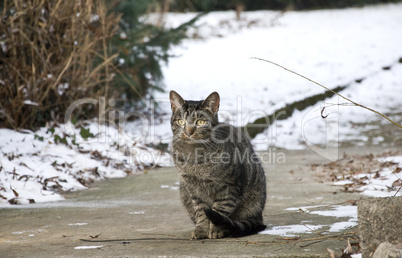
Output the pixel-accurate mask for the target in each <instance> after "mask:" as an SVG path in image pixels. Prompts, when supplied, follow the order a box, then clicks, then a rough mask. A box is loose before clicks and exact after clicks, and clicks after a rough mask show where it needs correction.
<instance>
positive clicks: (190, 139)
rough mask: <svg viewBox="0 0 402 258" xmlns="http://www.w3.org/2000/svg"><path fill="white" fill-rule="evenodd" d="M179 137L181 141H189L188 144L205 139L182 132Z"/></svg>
mask: <svg viewBox="0 0 402 258" xmlns="http://www.w3.org/2000/svg"><path fill="white" fill-rule="evenodd" d="M181 139H182V140H183V141H185V142H187V143H190V144H196V143H202V142H203V141H205V139H202V138H198V137H197V136H196V135H190V136H188V135H186V134H183V135H182V136H181Z"/></svg>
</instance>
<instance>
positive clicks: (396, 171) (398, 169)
mask: <svg viewBox="0 0 402 258" xmlns="http://www.w3.org/2000/svg"><path fill="white" fill-rule="evenodd" d="M401 171H402V168H400V167H397V168H395V170H394V172H392V173H395V174H396V173H399V172H401Z"/></svg>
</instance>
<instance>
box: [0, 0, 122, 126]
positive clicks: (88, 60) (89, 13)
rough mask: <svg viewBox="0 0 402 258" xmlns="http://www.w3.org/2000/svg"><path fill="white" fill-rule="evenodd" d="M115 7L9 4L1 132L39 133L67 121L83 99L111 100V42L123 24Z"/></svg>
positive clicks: (43, 1)
mask: <svg viewBox="0 0 402 258" xmlns="http://www.w3.org/2000/svg"><path fill="white" fill-rule="evenodd" d="M110 2H111V1H108V2H107V3H108V4H106V3H105V2H104V1H93V0H80V1H64V0H32V1H25V0H4V1H3V9H2V10H1V14H0V15H1V16H0V127H8V128H35V127H37V126H41V125H43V124H44V123H45V122H46V121H49V120H56V121H57V120H61V119H62V118H63V115H64V113H65V110H66V109H67V108H68V106H69V105H70V104H71V103H72V102H73V101H75V100H77V99H80V98H83V97H91V98H97V97H99V96H106V97H107V94H108V92H110V90H109V89H108V84H109V82H110V81H111V80H112V79H113V71H112V69H111V68H110V67H112V66H113V64H112V60H113V59H115V58H116V56H117V54H116V55H113V56H108V42H109V39H111V38H112V37H113V36H114V35H115V34H116V32H117V31H118V24H119V21H120V15H118V14H115V13H113V12H109V11H108V6H107V5H111V3H110ZM83 112H84V113H85V112H87V113H90V112H93V111H91V110H89V109H87V110H84V111H83Z"/></svg>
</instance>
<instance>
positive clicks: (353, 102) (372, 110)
mask: <svg viewBox="0 0 402 258" xmlns="http://www.w3.org/2000/svg"><path fill="white" fill-rule="evenodd" d="M251 59H256V60H259V61H263V62H267V63H270V64H273V65H276V66H278V67H280V68H282V69H284V70H286V71H288V72H290V73H293V74H295V75H297V76H300V77H302V78H303V79H306V80H308V81H310V82H312V83H314V84H316V85H318V86H320V87H322V88H324V89H326V90H327V91H330V92H332V93H333V94H336V95H338V96H339V97H341V98H343V99H345V100H347V101H349V102H351V103H352V104H354V105H355V106H358V107H361V108H364V109H367V110H369V111H371V112H373V113H376V114H378V115H380V116H382V117H383V118H385V119H387V120H388V121H390V122H391V123H393V124H394V125H396V126H398V127H399V128H402V125H400V124H398V123H396V122H395V121H393V120H391V119H390V118H388V117H387V116H385V115H384V114H382V113H380V112H378V111H377V110H374V109H372V108H369V107H366V106H364V105H361V104H359V103H357V102H355V101H353V100H351V99H348V98H347V97H344V96H343V95H341V94H339V93H337V92H336V91H333V90H331V89H330V88H328V87H325V86H324V85H322V84H320V83H318V82H316V81H313V80H312V79H310V78H308V77H306V76H304V75H301V74H299V73H297V72H295V71H292V70H290V69H288V68H286V67H284V66H282V65H280V64H277V63H274V62H272V61H269V60H266V59H262V58H259V57H251Z"/></svg>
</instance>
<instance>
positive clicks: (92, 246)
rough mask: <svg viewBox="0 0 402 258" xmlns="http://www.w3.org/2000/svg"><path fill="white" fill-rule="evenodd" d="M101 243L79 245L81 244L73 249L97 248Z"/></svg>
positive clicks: (100, 246)
mask: <svg viewBox="0 0 402 258" xmlns="http://www.w3.org/2000/svg"><path fill="white" fill-rule="evenodd" d="M102 247H103V245H81V246H76V247H74V249H76V250H83V249H97V248H102Z"/></svg>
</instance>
